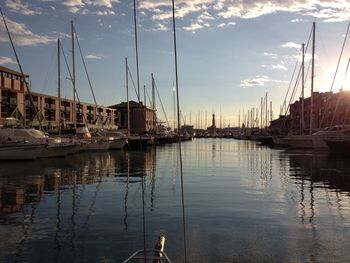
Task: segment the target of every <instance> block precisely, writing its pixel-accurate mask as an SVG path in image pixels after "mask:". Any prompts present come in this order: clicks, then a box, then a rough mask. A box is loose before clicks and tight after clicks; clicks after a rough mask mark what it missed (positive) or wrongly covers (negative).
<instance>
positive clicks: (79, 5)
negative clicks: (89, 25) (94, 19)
mask: <svg viewBox="0 0 350 263" xmlns="http://www.w3.org/2000/svg"><path fill="white" fill-rule="evenodd" d="M117 3H120V1H119V0H65V1H64V2H62V4H63V5H65V6H67V7H68V11H69V12H70V13H73V14H81V15H88V14H95V15H98V16H109V15H115V12H114V10H113V4H117ZM91 7H94V9H93V10H91V9H90V8H91ZM96 8H98V10H95V9H96ZM100 8H102V9H100Z"/></svg>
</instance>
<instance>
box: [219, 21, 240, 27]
mask: <svg viewBox="0 0 350 263" xmlns="http://www.w3.org/2000/svg"><path fill="white" fill-rule="evenodd" d="M234 25H236V22H229V23H220V24H218V27H220V28H223V27H225V26H234Z"/></svg>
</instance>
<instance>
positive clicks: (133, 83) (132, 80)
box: [128, 66, 140, 102]
mask: <svg viewBox="0 0 350 263" xmlns="http://www.w3.org/2000/svg"><path fill="white" fill-rule="evenodd" d="M128 72H129V76H130V78H131V82H132V86H133V87H134V90H135V93H136V97H137V99H138V102H140V99H139V97H138V96H137V90H136V86H135V82H134V78H133V77H132V74H131V71H130V68H129V66H128Z"/></svg>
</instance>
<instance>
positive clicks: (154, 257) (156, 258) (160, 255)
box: [123, 249, 171, 263]
mask: <svg viewBox="0 0 350 263" xmlns="http://www.w3.org/2000/svg"><path fill="white" fill-rule="evenodd" d="M129 262H152V263H161V262H168V263H171V261H170V259H169V258H168V256H167V254H166V253H165V252H164V251H161V250H157V249H141V250H137V251H136V252H134V254H132V255H131V256H130V257H129V258H128V259H126V260H125V261H124V262H123V263H129Z"/></svg>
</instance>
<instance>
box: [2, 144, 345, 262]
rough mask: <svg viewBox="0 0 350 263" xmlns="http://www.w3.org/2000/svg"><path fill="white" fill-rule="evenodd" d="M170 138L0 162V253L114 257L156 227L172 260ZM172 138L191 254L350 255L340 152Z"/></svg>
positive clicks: (31, 257)
mask: <svg viewBox="0 0 350 263" xmlns="http://www.w3.org/2000/svg"><path fill="white" fill-rule="evenodd" d="M177 147H178V146H177V145H176V144H174V145H167V146H162V147H157V148H152V149H150V150H148V151H128V152H123V151H111V152H109V153H84V154H79V155H74V156H69V157H66V158H58V159H48V160H40V159H39V160H36V161H34V162H11V163H0V261H1V262H2V261H4V262H6V261H11V262H43V261H54V262H72V261H82V262H84V261H96V262H105V261H112V262H121V261H122V260H123V259H125V258H126V257H127V256H128V255H129V254H130V253H131V252H132V251H135V250H137V249H140V248H142V247H143V246H145V245H147V246H148V247H150V246H152V244H153V243H154V240H155V238H156V237H157V235H158V234H160V233H164V234H165V235H166V236H167V240H168V241H167V244H166V250H167V252H168V253H167V254H168V255H170V256H171V258H172V260H173V262H182V261H183V255H182V252H181V251H179V249H178V248H181V247H182V225H181V223H182V221H181V196H180V193H181V191H180V185H179V183H180V180H179V174H178V168H179V166H178V165H179V160H178V154H177ZM182 148H183V159H184V160H183V161H184V176H185V186H184V187H185V195H186V212H187V213H186V222H187V228H188V232H187V233H188V248H187V249H188V251H189V255H188V256H189V261H190V262H322V261H325V262H327V261H332V260H333V261H334V262H346V260H347V259H348V258H349V257H350V252H348V249H347V245H348V243H349V242H350V203H349V200H350V198H349V195H350V178H349V174H350V173H349V172H350V165H349V164H348V163H347V160H346V158H343V159H342V158H339V157H332V156H328V155H327V154H323V153H312V152H305V151H304V152H298V151H284V150H277V149H269V148H267V147H264V146H259V145H257V144H256V143H255V142H250V141H234V140H229V139H222V140H220V139H198V140H194V141H192V142H185V143H184V144H183V145H182ZM42 251H45V253H42ZM262 259H263V260H262Z"/></svg>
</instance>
